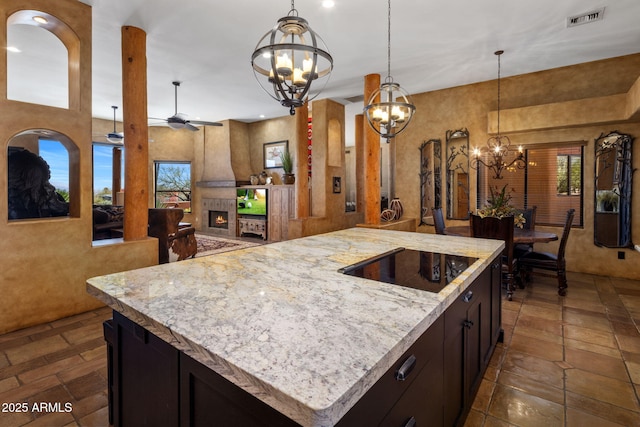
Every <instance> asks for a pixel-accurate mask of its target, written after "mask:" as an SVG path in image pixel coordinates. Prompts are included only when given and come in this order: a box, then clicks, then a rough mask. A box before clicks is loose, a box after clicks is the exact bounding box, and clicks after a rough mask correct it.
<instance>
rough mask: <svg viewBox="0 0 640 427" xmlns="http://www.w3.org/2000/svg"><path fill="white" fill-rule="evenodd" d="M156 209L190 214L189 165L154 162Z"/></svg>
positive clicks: (186, 163)
mask: <svg viewBox="0 0 640 427" xmlns="http://www.w3.org/2000/svg"><path fill="white" fill-rule="evenodd" d="M154 169H155V200H156V204H155V206H156V208H180V209H184V211H185V212H191V163H189V162H154Z"/></svg>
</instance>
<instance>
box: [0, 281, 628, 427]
mask: <svg viewBox="0 0 640 427" xmlns="http://www.w3.org/2000/svg"><path fill="white" fill-rule="evenodd" d="M569 286H570V287H569V292H568V294H567V296H566V297H564V298H562V297H559V296H557V293H556V288H555V283H554V281H553V280H551V279H546V278H539V277H535V278H534V281H533V282H532V283H531V284H530V285H529V286H528V287H527V288H526V289H524V290H520V289H519V290H518V291H516V293H515V294H514V298H513V301H506V300H505V301H504V306H503V326H504V330H505V342H504V344H499V345H498V347H497V349H496V352H495V354H494V356H493V358H492V361H491V364H490V366H489V369H488V370H487V373H486V375H485V377H484V379H483V381H482V384H481V386H480V390H479V392H478V395H477V397H476V399H475V401H474V403H473V409H472V411H471V413H470V414H469V416H468V418H467V421H466V423H465V426H468V427H475V426H486V427H489V426H536V427H538V426H568V427H573V426H580V427H585V426H597V427H606V426H640V401H639V399H638V393H639V388H640V332H639V330H638V326H637V324H640V281H632V280H623V279H609V278H605V277H599V276H591V275H583V274H570V275H569ZM110 316H111V312H110V310H109V309H107V308H102V309H98V310H94V311H90V312H87V313H83V314H79V315H77V316H73V317H69V318H66V319H61V320H58V321H55V322H51V323H47V324H43V325H38V326H34V327H31V328H28V329H24V330H20V331H16V332H12V333H9V334H5V335H1V336H0V404H2V405H3V407H2V409H3V411H2V412H0V426H2V427H12V426H46V427H58V426H96V427H102V426H105V427H106V426H108V421H107V395H106V375H107V373H106V353H105V345H104V341H103V338H102V322H103V321H104V320H106V319H108V318H109V317H110ZM24 402H26V403H27V406H28V408H29V410H28V411H27V412H16V410H15V409H16V408H15V407H13V408H11V407H9V406H8V405H9V404H10V403H24ZM41 402H45V403H47V402H60V403H62V404H63V406H62V407H60V408H55V407H54V408H42V409H43V410H42V411H41V412H34V411H33V404H34V403H35V404H39V403H41ZM67 402H68V403H70V404H71V406H72V410H71V411H70V412H65V409H66V408H65V407H64V403H67ZM5 404H6V405H5ZM52 409H53V410H54V411H52ZM8 410H11V411H10V412H5V411H8Z"/></svg>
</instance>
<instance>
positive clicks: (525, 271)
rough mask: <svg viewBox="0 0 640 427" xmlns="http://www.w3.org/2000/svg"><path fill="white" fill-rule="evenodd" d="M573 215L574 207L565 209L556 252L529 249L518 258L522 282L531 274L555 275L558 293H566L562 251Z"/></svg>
mask: <svg viewBox="0 0 640 427" xmlns="http://www.w3.org/2000/svg"><path fill="white" fill-rule="evenodd" d="M574 215H575V209H569V210H568V211H567V217H566V220H565V224H564V230H563V231H562V237H561V238H560V245H559V246H558V253H557V254H552V253H549V252H536V251H531V252H527V253H526V254H524V255H522V256H521V257H520V258H518V269H519V271H520V278H521V280H522V283H525V282H526V281H527V280H528V279H529V276H530V275H532V274H534V275H536V274H537V275H540V276H548V277H555V278H557V279H558V295H560V296H565V295H566V294H567V271H566V262H565V259H564V252H565V248H566V246H567V239H568V238H569V231H571V224H572V223H573V217H574ZM533 269H541V270H548V271H553V272H554V273H553V274H551V273H540V272H534V271H533Z"/></svg>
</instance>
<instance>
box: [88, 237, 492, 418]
mask: <svg viewBox="0 0 640 427" xmlns="http://www.w3.org/2000/svg"><path fill="white" fill-rule="evenodd" d="M397 247H405V248H407V249H418V250H424V251H434V252H441V253H447V254H453V255H463V256H469V257H475V258H479V259H478V261H476V262H475V263H474V264H472V265H471V266H470V267H469V268H467V269H466V270H465V271H464V272H463V273H462V274H461V275H460V276H458V277H457V278H456V279H454V281H453V282H451V283H450V284H449V285H447V286H446V287H445V288H444V289H443V290H442V291H440V292H439V293H438V294H435V293H431V292H426V291H421V290H417V289H411V288H405V287H401V286H393V285H389V284H386V283H381V282H377V281H372V280H368V279H363V278H358V277H353V276H349V275H345V274H341V273H339V272H338V271H337V270H338V269H339V268H341V267H345V266H348V265H351V264H354V263H356V262H359V261H362V260H364V259H367V258H370V257H372V256H375V255H378V254H380V253H383V252H386V251H389V250H391V249H395V248H397ZM503 247H504V243H503V242H500V241H496V240H484V239H469V238H464V237H455V236H441V235H434V234H424V233H410V232H399V231H387V230H374V229H368V228H352V229H348V230H341V231H336V232H332V233H327V234H321V235H316V236H311V237H306V238H302V239H296V240H289V241H285V242H278V243H272V244H268V245H264V246H258V247H252V248H248V249H242V250H237V251H232V252H225V253H221V254H217V255H212V256H206V257H202V258H195V259H192V260H185V261H180V262H175V263H169V264H163V265H158V266H153V267H147V268H142V269H138V270H132V271H126V272H122V273H115V274H110V275H107V276H101V277H95V278H92V279H89V280H88V281H87V290H88V292H89V293H90V294H91V295H93V296H95V297H96V298H98V299H100V300H101V301H103V302H104V303H106V304H107V305H109V306H111V307H112V308H113V309H114V310H116V311H118V312H120V313H122V314H123V315H124V316H126V317H128V318H130V319H131V320H133V321H134V322H136V323H138V324H140V325H141V326H143V327H145V328H147V329H148V330H149V331H151V332H153V333H154V334H156V335H157V336H159V337H160V338H162V339H163V340H165V341H167V342H169V343H170V344H172V345H173V346H175V347H176V348H178V349H179V350H181V351H183V352H185V353H186V354H188V355H189V356H191V357H193V358H194V359H196V360H198V361H199V362H201V363H202V364H204V365H206V366H208V367H210V368H211V369H212V370H214V371H215V372H217V373H218V374H220V375H222V376H223V377H225V378H227V379H228V380H230V381H231V382H233V383H235V384H236V385H238V386H239V387H241V388H242V389H244V390H246V391H247V392H249V393H251V394H253V395H254V396H256V397H257V398H259V399H261V400H262V401H264V402H266V403H267V404H269V405H271V406H272V407H274V408H275V409H277V410H278V411H280V412H282V413H283V414H285V415H287V416H288V417H290V418H291V419H293V420H295V421H297V422H298V423H300V424H302V425H303V426H331V425H334V424H335V423H336V422H337V421H339V420H340V418H342V416H344V414H345V413H346V412H347V411H348V410H349V409H350V408H351V407H352V406H353V405H354V404H355V403H356V402H357V401H358V400H359V399H360V398H361V397H362V396H363V395H364V394H365V393H366V391H367V390H368V389H369V388H370V387H371V386H372V385H373V384H375V382H376V381H377V380H378V379H379V378H380V377H381V376H382V375H383V374H384V372H386V371H387V370H388V369H389V368H390V367H391V366H392V364H393V363H394V362H395V361H396V360H397V359H398V358H399V357H400V356H401V355H402V354H403V353H404V351H406V350H407V349H408V348H409V347H410V346H411V345H412V344H413V343H414V342H415V340H416V339H417V338H418V337H419V336H420V335H421V334H422V333H423V332H424V331H426V330H427V328H428V327H429V326H430V325H431V323H432V322H433V321H435V320H436V319H437V318H438V316H440V315H441V314H442V313H443V312H444V310H445V309H446V308H447V307H448V306H449V305H450V304H451V303H452V302H453V300H454V299H455V298H456V297H457V296H458V295H460V294H461V293H462V291H463V290H464V289H466V287H467V286H469V285H470V284H471V283H472V282H473V280H474V279H475V278H476V277H477V276H478V275H479V274H480V273H481V272H482V271H483V270H484V269H485V268H486V267H487V266H488V265H489V264H490V262H491V261H492V260H493V259H494V258H495V257H497V256H498V255H499V253H500V252H501V250H502V248H503Z"/></svg>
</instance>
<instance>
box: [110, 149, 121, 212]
mask: <svg viewBox="0 0 640 427" xmlns="http://www.w3.org/2000/svg"><path fill="white" fill-rule="evenodd" d="M111 151H112V153H113V157H112V159H113V160H112V164H111V170H112V172H111V183H112V189H111V204H113V205H115V204H116V201H117V197H118V193H119V192H120V191H122V148H120V147H113V149H112V150H111Z"/></svg>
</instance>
